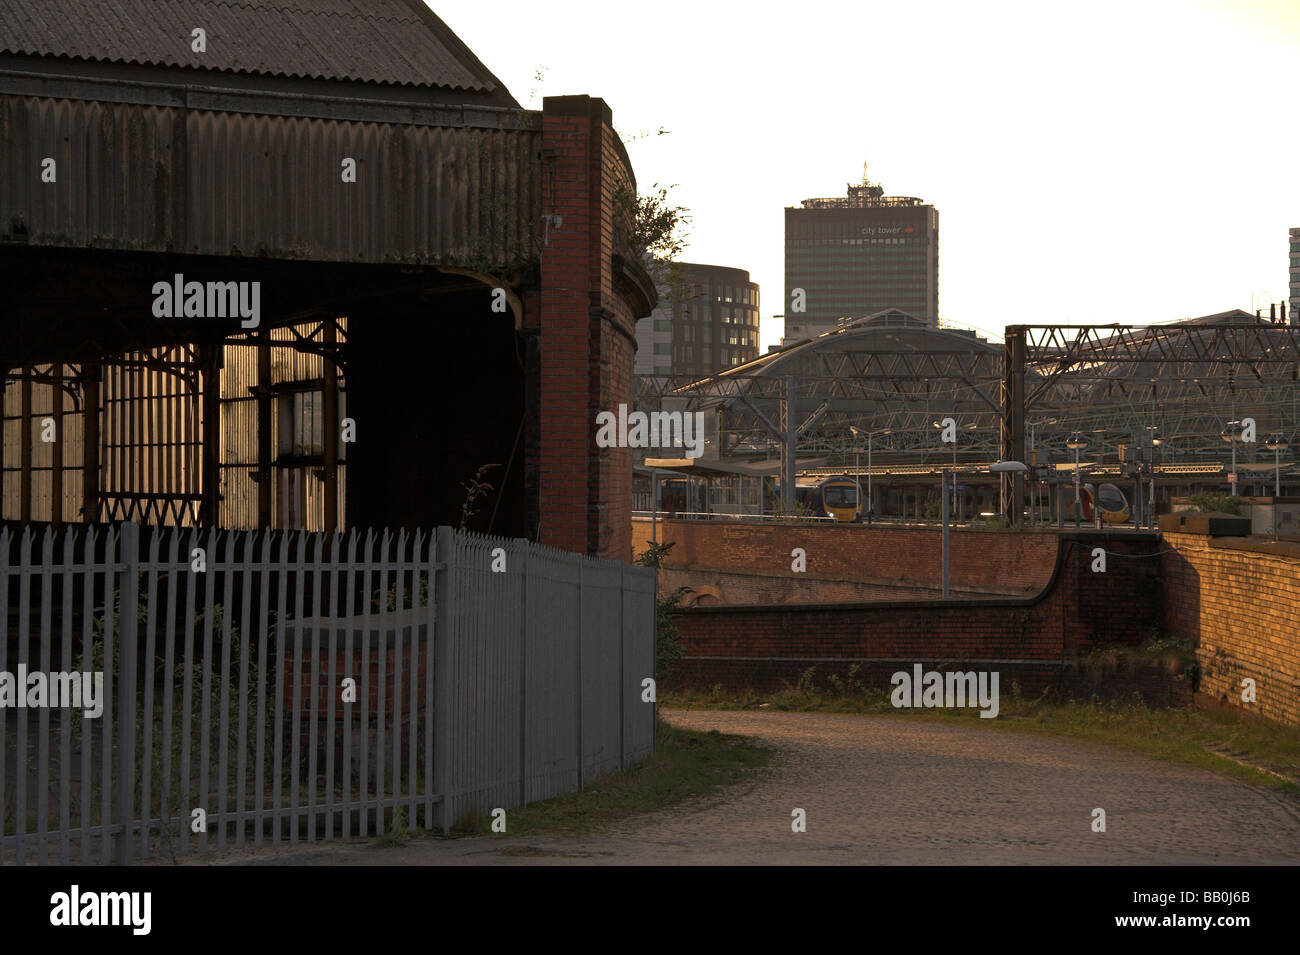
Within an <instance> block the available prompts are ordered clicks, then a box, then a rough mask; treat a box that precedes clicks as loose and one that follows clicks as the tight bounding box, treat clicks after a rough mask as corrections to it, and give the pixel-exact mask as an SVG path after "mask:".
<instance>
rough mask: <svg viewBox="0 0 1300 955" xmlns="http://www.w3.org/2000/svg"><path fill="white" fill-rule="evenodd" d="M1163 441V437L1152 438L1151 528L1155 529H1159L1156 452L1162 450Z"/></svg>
mask: <svg viewBox="0 0 1300 955" xmlns="http://www.w3.org/2000/svg"><path fill="white" fill-rule="evenodd" d="M1163 443H1164V439H1163V438H1155V437H1153V438H1152V439H1151V529H1152V530H1153V531H1154V530H1157V527H1156V524H1157V523H1158V521H1157V520H1156V463H1157V462H1156V458H1157V457H1158V455H1157V453H1156V452H1157V451H1159V450H1160V445H1161V444H1163Z"/></svg>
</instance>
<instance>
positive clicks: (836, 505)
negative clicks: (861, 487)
mask: <svg viewBox="0 0 1300 955" xmlns="http://www.w3.org/2000/svg"><path fill="white" fill-rule="evenodd" d="M795 491H796V496H797V498H798V501H799V504H800V505H801V506H802V507H803V508H804V509H806V510H807V511H809V512H811V513H812V514H813V516H815V517H833V518H835V520H837V521H841V522H844V523H848V522H851V521H855V520H857V519H858V485H857V483H856V482H854V480H853V479H852V478H848V477H832V478H827V479H826V480H824V481H821V482H815V481H806V482H804V483H801V484H799V485H798V486H797V487H796V489H795Z"/></svg>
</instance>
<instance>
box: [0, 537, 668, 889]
mask: <svg viewBox="0 0 1300 955" xmlns="http://www.w3.org/2000/svg"><path fill="white" fill-rule="evenodd" d="M0 576H2V577H3V585H2V586H0V627H2V628H3V633H2V634H0V679H2V678H4V676H5V675H8V678H9V681H10V682H9V686H10V687H11V688H16V693H17V694H21V697H22V698H21V700H19V699H15V698H9V699H6V700H4V703H5V705H0V818H2V819H3V833H2V835H0V862H3V863H9V864H12V863H19V864H23V863H30V862H37V863H47V862H58V863H82V864H85V863H97V862H103V863H130V862H133V861H138V860H141V859H145V858H156V857H158V856H162V857H164V858H166V857H168V856H171V857H175V858H179V857H180V856H182V855H184V854H188V853H193V852H204V851H209V850H213V849H217V850H220V849H225V848H227V847H232V848H237V847H243V846H248V845H264V844H270V843H281V842H290V843H292V842H300V841H307V842H311V841H315V840H322V839H333V838H352V837H374V836H376V835H378V834H380V833H382V832H384V831H387V830H388V829H389V828H390V827H392V826H396V825H399V824H400V823H399V818H401V819H405V820H406V822H407V823H409V824H411V825H413V826H419V825H422V826H424V827H425V828H442V829H444V830H445V829H447V828H449V827H450V826H453V825H455V824H456V823H457V822H458V821H460V820H461V819H462V818H463V816H464V815H465V814H466V813H468V812H475V813H485V812H489V811H490V810H492V809H495V808H498V807H500V808H504V809H510V808H512V807H516V806H520V805H523V804H525V803H527V802H532V801H535V800H539V799H545V798H548V797H550V796H554V795H558V794H560V793H565V792H571V791H574V790H576V789H578V788H580V787H581V786H583V785H584V784H585V783H586V782H587V781H589V780H591V779H593V778H595V777H597V776H599V775H600V774H602V773H605V772H609V771H612V770H617V769H620V768H624V767H628V766H631V765H633V764H635V763H637V762H638V761H640V760H643V759H645V758H646V757H648V756H649V755H650V753H651V751H652V749H653V745H654V708H653V705H652V704H650V703H645V702H642V695H643V694H642V686H643V680H645V679H646V678H647V677H653V675H654V661H655V574H654V571H653V570H651V569H649V568H642V567H634V566H631V565H628V564H623V563H619V562H616V561H608V560H597V559H592V558H587V557H583V556H580V555H577V554H570V553H567V552H563V551H558V550H554V549H552V548H548V547H543V546H540V545H537V544H533V543H530V542H528V541H522V540H506V539H497V538H491V537H484V536H481V535H477V534H472V533H467V532H463V531H457V530H453V529H451V528H446V527H441V528H438V529H437V530H436V531H435V532H433V533H431V534H422V533H415V534H413V535H409V536H408V535H407V534H405V533H401V534H397V535H392V534H389V533H388V532H384V533H382V534H375V533H373V532H368V533H366V534H364V535H361V534H358V533H355V532H354V533H352V534H350V535H347V536H344V535H339V534H320V533H308V532H298V531H287V532H286V531H277V532H271V531H265V532H260V533H258V532H238V531H200V530H194V529H189V528H183V529H176V528H145V529H142V528H140V527H139V526H137V525H134V524H120V525H113V526H110V527H107V528H104V527H101V528H98V529H96V528H73V527H69V528H62V529H54V528H46V529H43V530H38V531H33V530H31V529H24V530H21V531H20V532H14V531H11V530H4V531H0ZM74 672H75V673H81V674H92V675H93V674H94V673H96V672H100V673H103V699H102V700H100V701H98V702H99V704H100V705H102V707H103V709H102V713H101V714H100V715H98V716H95V715H87V712H86V710H88V709H90V707H83V706H69V705H62V704H66V703H67V702H68V701H67V700H63V699H60V700H55V699H53V698H52V696H51V695H50V694H51V693H52V691H53V688H54V687H58V686H61V689H62V690H64V691H67V690H68V688H69V686H70V684H69V682H68V680H67V679H66V678H64V679H63V680H62V681H60V680H59V679H57V678H56V679H55V680H54V681H52V682H50V683H49V684H48V685H46V686H45V689H44V691H41V690H39V689H37V687H38V685H39V684H41V682H42V680H43V679H44V677H43V676H42V677H33V676H32V675H33V674H42V675H45V674H53V673H62V674H71V673H74ZM20 676H23V677H24V679H23V680H21V681H20V680H19V677H20ZM87 682H88V683H89V685H91V686H93V676H91V677H89V678H88V679H87ZM42 692H44V694H45V695H44V696H42V695H41V693H42ZM81 702H82V703H89V702H92V701H89V700H85V699H83V700H82V701H81ZM51 703H59V704H61V705H50V704H51Z"/></svg>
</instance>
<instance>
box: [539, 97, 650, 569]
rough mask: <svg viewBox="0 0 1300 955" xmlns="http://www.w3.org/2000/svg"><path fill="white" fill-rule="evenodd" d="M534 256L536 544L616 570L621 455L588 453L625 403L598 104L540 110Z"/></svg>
mask: <svg viewBox="0 0 1300 955" xmlns="http://www.w3.org/2000/svg"><path fill="white" fill-rule="evenodd" d="M542 149H543V168H542V190H543V191H542V196H543V199H542V214H543V215H544V216H548V217H549V218H548V219H547V220H546V222H545V224H544V228H545V235H546V242H545V244H544V246H543V248H542V270H541V292H540V295H539V303H538V316H539V321H538V326H539V327H538V348H539V356H538V371H537V376H538V387H537V402H538V403H537V406H536V407H537V430H536V438H537V445H536V451H535V454H536V462H537V467H536V481H537V494H536V501H537V509H538V518H539V529H538V539H539V540H540V541H541V542H542V543H545V544H550V545H551V546H554V547H560V548H563V549H565V550H571V551H578V552H581V553H587V554H593V555H597V556H601V557H613V558H617V559H621V560H628V559H629V557H630V548H631V533H632V532H631V508H632V487H631V456H630V454H629V452H628V450H627V449H626V448H598V447H597V446H596V442H595V435H596V415H597V414H598V413H599V412H600V411H614V412H617V410H618V405H619V404H620V403H625V404H628V405H629V406H630V405H631V403H632V364H633V358H634V355H635V349H636V339H635V330H634V329H635V317H633V315H632V310H633V309H632V307H631V306H630V305H629V304H628V303H627V302H625V301H624V299H623V297H622V296H620V295H619V294H617V293H616V292H615V289H614V282H615V277H614V275H613V253H614V242H615V237H614V226H613V222H614V203H613V193H614V190H615V189H616V188H617V184H618V180H619V178H620V175H621V174H622V173H624V172H626V173H627V176H628V179H629V181H632V180H631V171H630V169H629V168H628V163H627V159H626V153H625V152H624V151H623V149H622V144H621V143H619V141H618V138H617V135H616V134H615V133H614V130H613V125H612V114H611V113H610V110H609V107H608V106H606V105H605V103H604V101H603V100H600V99H595V98H592V97H589V96H552V97H547V98H546V99H545V100H544V102H543V106H542Z"/></svg>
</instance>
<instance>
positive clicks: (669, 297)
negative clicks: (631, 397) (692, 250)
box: [635, 262, 759, 378]
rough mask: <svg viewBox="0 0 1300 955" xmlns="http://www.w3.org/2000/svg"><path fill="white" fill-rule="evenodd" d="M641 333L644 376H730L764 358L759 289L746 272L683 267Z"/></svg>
mask: <svg viewBox="0 0 1300 955" xmlns="http://www.w3.org/2000/svg"><path fill="white" fill-rule="evenodd" d="M636 331H637V356H636V365H635V371H636V373H637V374H638V375H656V376H659V375H694V376H698V377H701V378H702V377H705V376H707V375H712V374H714V373H715V372H719V371H725V370H726V369H728V368H731V367H734V366H735V365H739V364H742V363H744V362H747V361H751V360H753V359H755V358H757V357H758V354H759V311H758V285H757V283H755V282H751V281H750V280H749V273H748V272H746V271H745V270H744V269H733V268H728V267H726V266H721V265H701V264H698V263H692V262H679V263H677V265H676V267H675V268H673V269H670V270H667V272H666V276H665V280H664V282H663V283H662V284H661V287H660V289H659V304H658V306H656V308H655V310H654V312H653V313H651V315H650V317H649V318H643V319H641V321H640V322H638V323H637V330H636Z"/></svg>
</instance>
